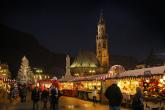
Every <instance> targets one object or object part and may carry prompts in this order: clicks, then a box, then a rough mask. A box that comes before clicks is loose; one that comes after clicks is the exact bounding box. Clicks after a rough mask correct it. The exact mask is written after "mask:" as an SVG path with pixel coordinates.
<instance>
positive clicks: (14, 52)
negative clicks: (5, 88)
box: [0, 24, 66, 78]
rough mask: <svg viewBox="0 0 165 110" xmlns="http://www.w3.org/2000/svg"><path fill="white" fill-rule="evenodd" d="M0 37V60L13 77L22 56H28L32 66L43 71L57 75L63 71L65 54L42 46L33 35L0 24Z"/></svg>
mask: <svg viewBox="0 0 165 110" xmlns="http://www.w3.org/2000/svg"><path fill="white" fill-rule="evenodd" d="M0 39H1V40H0V41H1V43H0V61H1V63H7V64H8V65H9V69H10V71H11V73H12V77H13V78H15V77H16V75H17V73H18V70H19V68H20V64H21V59H22V57H23V56H26V57H27V58H28V60H29V63H30V66H31V67H32V68H42V69H43V70H44V71H45V73H47V74H52V75H55V76H56V75H57V77H59V76H61V74H63V73H64V71H65V57H66V55H65V54H63V53H53V52H51V51H49V50H48V49H46V48H44V47H43V46H42V45H40V44H39V42H38V41H37V40H36V38H35V37H34V36H33V35H31V34H28V33H25V32H20V31H17V30H15V29H12V28H9V27H7V26H5V25H3V24H0ZM56 68H57V69H56ZM59 73H60V74H59Z"/></svg>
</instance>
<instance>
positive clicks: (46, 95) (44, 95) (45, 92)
mask: <svg viewBox="0 0 165 110" xmlns="http://www.w3.org/2000/svg"><path fill="white" fill-rule="evenodd" d="M48 98H49V91H48V89H47V88H46V87H45V89H44V90H43V91H42V95H41V100H42V101H43V110H47V103H48Z"/></svg>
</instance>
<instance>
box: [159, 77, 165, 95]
mask: <svg viewBox="0 0 165 110" xmlns="http://www.w3.org/2000/svg"><path fill="white" fill-rule="evenodd" d="M158 86H159V87H160V91H159V92H160V95H161V96H162V97H165V75H164V76H163V78H161V79H160V80H159V84H158Z"/></svg>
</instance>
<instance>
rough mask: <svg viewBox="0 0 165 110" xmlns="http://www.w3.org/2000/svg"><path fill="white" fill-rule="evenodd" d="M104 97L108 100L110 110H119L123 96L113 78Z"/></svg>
mask: <svg viewBox="0 0 165 110" xmlns="http://www.w3.org/2000/svg"><path fill="white" fill-rule="evenodd" d="M105 97H106V98H107V99H108V100H109V109H110V110H120V105H121V102H122V99H123V96H122V93H121V90H120V88H119V87H118V85H117V82H116V80H113V81H112V85H111V86H109V87H108V88H107V89H106V92H105Z"/></svg>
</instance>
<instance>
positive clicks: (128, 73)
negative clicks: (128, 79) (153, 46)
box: [119, 66, 165, 77]
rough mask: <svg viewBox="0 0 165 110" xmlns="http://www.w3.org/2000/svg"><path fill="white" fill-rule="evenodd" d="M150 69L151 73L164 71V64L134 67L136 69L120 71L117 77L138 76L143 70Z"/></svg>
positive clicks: (142, 73)
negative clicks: (140, 67)
mask: <svg viewBox="0 0 165 110" xmlns="http://www.w3.org/2000/svg"><path fill="white" fill-rule="evenodd" d="M147 71H150V73H151V74H153V75H154V74H163V73H164V72H165V66H159V67H151V68H143V69H136V70H128V71H125V72H123V73H120V75H119V77H125V76H140V75H144V73H145V72H147Z"/></svg>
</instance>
